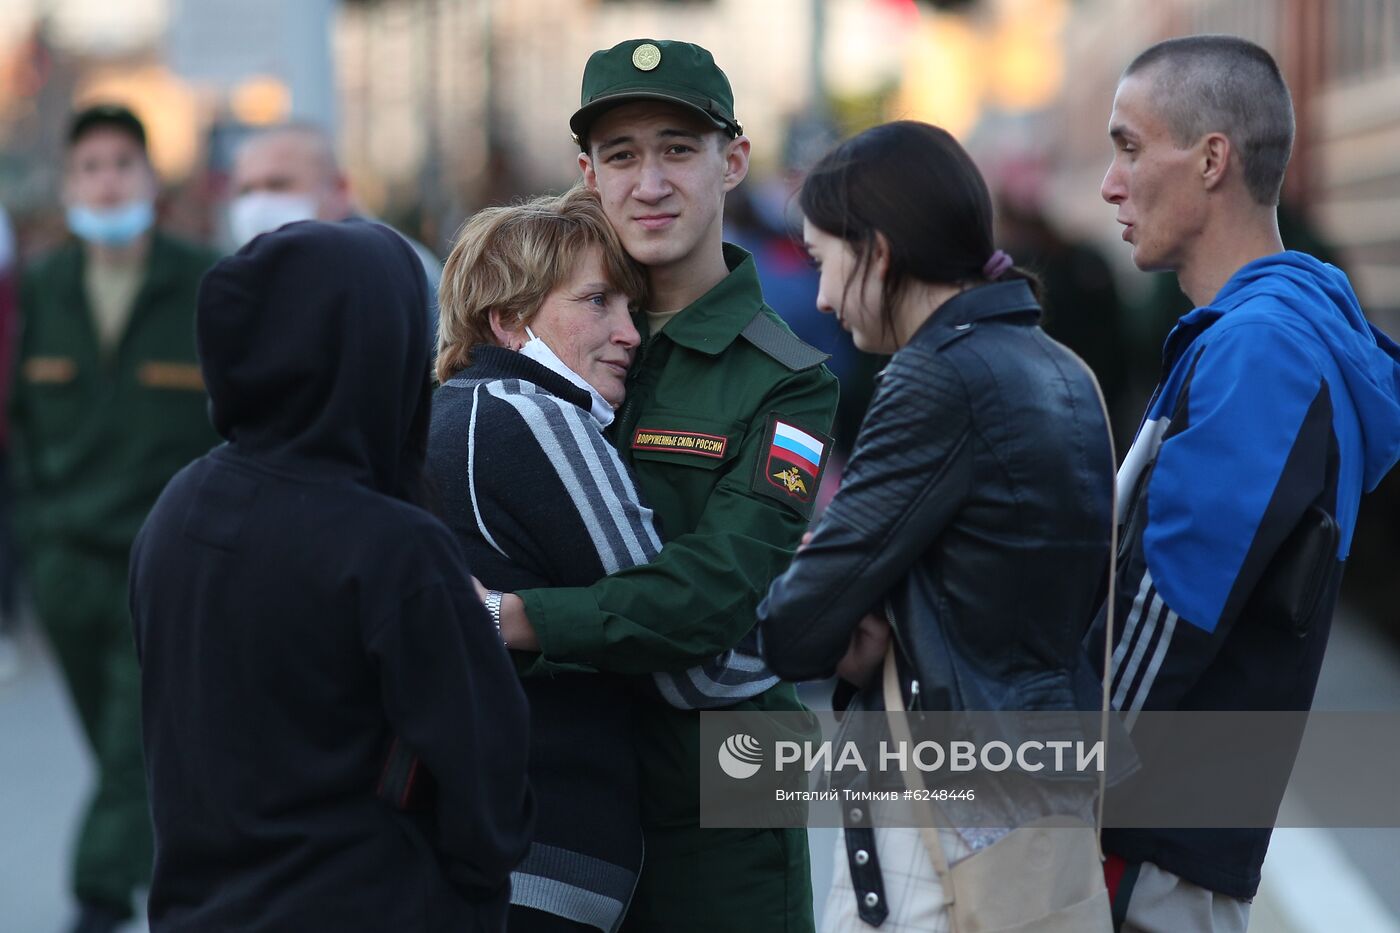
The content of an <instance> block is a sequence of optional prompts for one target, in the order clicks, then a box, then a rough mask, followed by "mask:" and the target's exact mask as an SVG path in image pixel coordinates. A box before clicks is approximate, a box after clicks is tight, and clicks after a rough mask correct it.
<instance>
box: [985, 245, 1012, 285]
mask: <svg viewBox="0 0 1400 933" xmlns="http://www.w3.org/2000/svg"><path fill="white" fill-rule="evenodd" d="M1012 265H1013V263H1012V261H1011V257H1010V256H1008V255H1007V254H1006V252H1005V251H1004V250H997V251H996V252H995V253H992V258H991V259H988V260H987V261H986V262H985V263H983V264H982V275H983V276H985V277H986V279H987V281H989V282H995V281H996V280H997V279H999V278H1001V277H1002V276H1003V275H1005V274H1006V270H1007V269H1010V268H1011V266H1012Z"/></svg>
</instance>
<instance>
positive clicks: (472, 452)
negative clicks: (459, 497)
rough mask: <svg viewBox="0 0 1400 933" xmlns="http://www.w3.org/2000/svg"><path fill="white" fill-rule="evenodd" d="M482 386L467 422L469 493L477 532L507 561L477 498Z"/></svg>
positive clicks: (473, 400)
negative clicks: (477, 416)
mask: <svg viewBox="0 0 1400 933" xmlns="http://www.w3.org/2000/svg"><path fill="white" fill-rule="evenodd" d="M480 393H481V386H480V385H479V384H478V385H477V386H476V387H475V388H474V389H472V412H471V418H470V420H469V421H468V422H467V492H468V493H469V494H470V495H471V499H472V517H473V519H475V521H476V527H477V530H478V531H480V532H481V537H482V538H484V539H485V540H486V543H487V544H489V545H491V546H492V547H493V548H495V549H496V551H497V553H499V554H500V555H501V556H502V557H504V558H505V559H506V560H510V555H509V554H507V553H506V552H505V551H504V550H503V549H502V548H501V546H500V545H499V544H497V543H496V539H495V538H493V537H491V532H490V531H489V530H488V529H487V527H486V520H485V519H484V518H483V517H482V515H481V504H480V503H479V502H478V501H477V498H476V408H477V404H478V402H479V401H480Z"/></svg>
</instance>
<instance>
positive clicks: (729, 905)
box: [519, 246, 837, 933]
mask: <svg viewBox="0 0 1400 933" xmlns="http://www.w3.org/2000/svg"><path fill="white" fill-rule="evenodd" d="M724 252H725V261H726V263H727V264H728V266H729V269H730V272H729V275H728V277H727V278H725V279H724V280H722V281H721V282H720V283H719V284H718V285H716V286H715V287H714V288H712V289H711V290H710V291H709V292H708V293H706V294H705V295H703V296H702V297H701V298H699V299H698V300H697V301H695V302H693V303H692V304H691V305H689V306H688V307H686V308H685V309H684V310H682V311H681V312H680V313H679V314H677V315H676V316H675V318H673V319H672V320H671V321H670V322H669V323H668V324H667V325H666V326H665V329H664V330H663V331H662V332H661V333H660V334H658V335H655V336H653V337H648V338H646V339H645V340H644V342H643V344H642V348H641V351H640V353H639V356H638V359H637V361H636V363H635V364H634V365H633V369H632V373H631V375H630V377H629V380H628V389H627V400H626V402H625V403H624V405H623V407H622V410H621V411H620V412H619V413H618V419H617V421H616V422H615V423H614V425H613V426H612V428H611V429H610V434H611V436H612V439H613V442H614V443H615V444H616V446H617V447H618V449H619V450H621V451H622V453H623V456H624V457H625V458H626V459H627V461H628V463H629V464H630V465H631V467H632V469H633V470H634V471H635V472H636V475H637V479H638V482H639V483H640V484H641V489H642V492H643V495H644V496H645V498H646V500H647V503H648V504H649V505H650V506H651V507H652V508H653V509H654V510H655V512H656V516H657V519H658V521H659V523H660V525H661V530H662V533H663V535H664V540H665V541H666V545H665V547H664V548H663V549H662V551H661V553H660V555H659V556H658V557H657V558H656V560H655V561H653V562H652V563H650V564H644V565H641V566H638V567H633V568H630V569H627V570H623V571H621V572H619V573H616V574H613V575H612V576H609V577H606V578H605V579H603V580H601V581H599V582H598V583H596V584H594V585H593V586H590V587H586V588H560V589H548V590H530V591H525V592H522V593H520V594H519V595H520V597H521V598H522V600H523V601H524V604H525V609H526V613H527V614H528V616H529V618H530V622H531V624H532V625H533V626H534V629H535V632H536V634H537V635H538V637H539V642H540V648H541V653H542V654H543V656H544V657H545V658H546V659H547V660H550V661H556V662H572V663H583V664H588V665H592V666H594V667H597V668H599V669H603V670H609V671H616V672H622V673H637V674H642V673H648V672H652V671H659V670H675V671H679V670H683V669H685V668H687V667H689V666H691V665H693V664H696V663H699V662H702V661H704V660H706V659H708V658H712V657H713V656H714V655H716V654H718V653H719V652H721V651H724V650H726V649H729V648H732V647H733V646H734V645H735V644H736V643H737V642H738V641H739V640H740V639H741V638H742V637H743V636H744V635H745V634H746V633H747V632H748V631H749V630H750V629H751V628H752V627H753V625H754V611H755V609H756V607H757V605H758V603H759V601H760V600H761V599H762V598H763V596H764V595H765V594H766V593H767V591H768V585H769V583H770V582H771V581H772V580H773V578H774V577H776V576H777V575H778V574H779V573H781V572H782V571H783V569H784V568H786V567H787V565H788V563H789V562H790V561H791V559H792V555H793V552H794V551H795V549H796V547H797V544H798V542H799V541H800V540H801V537H802V533H803V532H804V531H805V530H806V528H807V524H808V519H809V517H810V515H811V506H812V499H813V497H814V496H815V494H816V491H817V484H818V482H819V481H820V474H821V471H822V468H823V467H824V466H825V462H824V461H825V459H826V457H827V455H828V454H829V451H830V442H829V439H827V438H826V436H825V435H826V434H827V433H829V432H830V430H831V422H832V419H833V417H834V415H835V411H836V402H837V383H836V379H835V378H834V377H833V376H832V375H831V373H830V372H828V371H827V369H826V367H824V366H822V365H821V361H822V360H823V359H824V358H825V356H824V354H821V353H819V352H817V351H815V350H813V349H812V348H811V347H808V346H807V345H806V344H804V343H802V342H801V341H800V340H798V339H797V338H796V337H795V336H793V335H792V333H791V332H790V331H789V330H788V329H787V327H786V325H784V324H783V323H782V322H781V321H780V320H779V318H778V317H777V315H776V314H774V313H773V311H772V310H771V309H769V308H768V307H767V306H766V305H765V304H764V303H763V295H762V292H761V290H760V288H759V283H758V276H757V272H756V270H755V268H754V263H753V260H752V258H750V257H749V255H748V254H747V253H745V252H744V251H743V250H741V249H738V248H737V247H733V246H726V247H725V251H724ZM639 323H640V324H644V322H639ZM777 425H788V426H789V427H791V428H795V429H797V430H799V431H801V432H804V433H805V434H806V435H808V436H809V437H815V438H817V439H818V440H819V441H820V442H822V443H823V444H824V448H825V449H824V450H822V451H819V453H820V460H821V461H822V462H819V463H815V464H810V463H809V464H807V465H806V466H795V465H794V464H793V463H792V462H791V461H789V460H787V459H783V457H782V456H781V454H775V451H774V434H775V430H777V428H776V427H775V426H777ZM806 467H814V468H815V469H809V468H806ZM733 708H734V709H737V710H800V709H802V706H801V704H800V703H799V702H798V700H797V694H796V691H795V690H794V688H793V687H792V685H790V684H779V685H778V686H776V687H773V688H772V689H770V690H768V691H767V692H766V693H764V694H762V695H760V696H758V697H756V698H754V699H752V700H748V701H744V702H741V703H739V704H737V705H736V706H735V707H733ZM699 715H700V714H699V713H697V712H694V711H684V710H678V709H674V708H672V707H670V706H667V705H665V704H663V703H662V702H660V701H659V700H658V701H656V702H652V703H646V704H643V705H641V707H640V708H639V710H638V716H639V727H638V731H637V736H636V741H637V747H638V752H639V755H640V758H641V779H642V780H641V785H642V794H643V797H642V821H643V827H644V830H645V833H646V861H645V864H644V866H643V869H642V877H641V881H640V882H639V885H638V888H637V891H636V894H635V896H634V897H633V900H632V904H631V908H630V910H629V912H628V915H627V922H626V926H625V929H628V930H637V931H649V933H650V931H666V933H671V931H681V930H696V931H701V930H703V931H707V933H712V931H725V933H731V931H749V930H752V931H764V933H780V931H784V930H787V931H805V930H810V929H812V925H813V923H812V890H811V876H810V869H809V866H808V859H807V836H806V831H805V830H775V829H760V830H752V829H744V830H722V829H700V828H699V820H700V815H699V754H700V747H699V721H700V720H699Z"/></svg>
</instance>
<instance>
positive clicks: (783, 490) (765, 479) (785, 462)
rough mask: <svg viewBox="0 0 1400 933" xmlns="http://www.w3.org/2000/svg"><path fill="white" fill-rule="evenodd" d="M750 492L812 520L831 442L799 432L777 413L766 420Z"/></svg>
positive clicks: (814, 434)
mask: <svg viewBox="0 0 1400 933" xmlns="http://www.w3.org/2000/svg"><path fill="white" fill-rule="evenodd" d="M763 437H764V440H763V447H762V448H761V449H760V451H759V456H758V468H757V470H755V472H754V478H753V490H754V492H757V493H762V494H763V495H766V496H771V497H773V498H774V499H777V500H779V501H781V502H786V503H787V504H788V505H790V506H792V507H793V508H794V509H796V510H797V512H798V514H800V515H803V516H805V517H807V518H811V516H812V504H813V502H815V501H816V497H817V488H818V487H819V486H821V481H822V474H823V473H824V472H825V471H826V461H827V458H828V457H829V456H830V454H831V438H829V437H827V436H826V435H825V434H820V433H818V432H816V431H809V430H807V429H806V428H800V427H798V426H797V425H795V424H793V423H792V422H791V421H787V420H785V419H784V418H783V417H782V416H781V415H778V414H776V413H774V414H770V415H769V416H768V428H767V430H766V431H765V432H764V435H763Z"/></svg>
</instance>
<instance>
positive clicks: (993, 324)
mask: <svg viewBox="0 0 1400 933" xmlns="http://www.w3.org/2000/svg"><path fill="white" fill-rule="evenodd" d="M1039 317H1040V308H1039V306H1038V305H1037V304H1036V301H1035V298H1034V296H1033V295H1032V294H1031V291H1030V289H1029V287H1028V286H1027V284H1026V283H1025V282H1023V281H1019V280H1017V281H1011V282H999V283H994V284H991V285H986V286H982V287H979V288H975V289H972V290H970V291H966V292H963V293H961V294H960V295H957V296H956V297H954V298H952V299H951V300H949V301H948V302H947V303H946V304H944V305H943V306H942V307H941V308H940V309H939V310H938V311H937V312H936V313H935V314H934V315H933V316H932V317H931V318H930V319H929V320H928V322H927V323H925V324H924V326H923V327H922V328H920V330H919V331H918V332H917V333H916V334H915V335H914V337H913V339H912V340H910V342H909V344H908V345H907V346H905V347H904V348H903V349H901V350H900V351H899V352H898V353H896V354H895V355H894V358H893V359H892V360H891V361H890V364H889V366H888V367H887V368H886V369H885V371H884V373H883V376H882V379H881V381H880V383H879V386H878V388H877V391H876V394H875V398H874V401H873V402H872V404H871V407H870V411H869V413H868V414H867V415H866V418H865V423H864V425H863V426H862V428H861V432H860V436H859V438H858V439H857V441H856V447H855V452H854V454H853V455H852V458H851V461H850V463H849V464H848V465H847V467H846V472H845V476H844V479H843V482H842V485H841V489H840V491H839V492H838V494H837V495H836V497H835V499H834V500H833V501H832V503H831V505H830V507H829V508H828V509H827V511H826V513H825V515H824V516H823V517H822V520H821V522H820V524H819V525H818V526H817V528H816V531H815V533H814V535H813V537H812V540H811V542H810V543H809V544H808V546H807V547H806V548H805V549H804V550H802V552H801V553H800V554H798V555H797V557H796V558H795V559H794V561H793V563H792V566H791V567H790V568H789V569H788V571H787V572H786V573H785V574H783V575H782V576H781V577H779V578H778V579H777V580H776V581H775V582H774V583H773V585H772V588H771V589H770V590H769V592H768V597H767V599H766V600H765V601H764V602H763V603H762V605H760V607H759V610H758V615H759V619H760V622H761V631H762V636H763V643H764V655H765V657H766V658H767V661H768V664H769V666H770V667H771V668H772V669H773V671H774V672H775V673H777V674H778V675H779V676H780V677H783V678H785V679H789V680H811V679H815V678H824V677H830V676H831V675H832V674H833V673H834V671H835V668H836V664H837V662H838V661H839V660H840V659H841V657H842V655H843V654H844V653H845V651H846V647H847V644H848V642H849V640H850V636H851V633H852V631H853V630H854V628H855V626H856V623H857V621H858V620H859V618H860V617H861V616H862V615H863V614H864V613H866V612H868V611H870V610H872V609H878V608H881V607H882V606H883V604H884V602H885V600H888V602H889V608H890V610H891V611H892V613H893V616H894V621H895V637H896V639H897V645H898V648H899V651H898V652H897V656H898V658H899V662H900V664H899V669H900V674H901V677H900V680H901V685H902V687H903V688H904V691H905V701H906V704H907V705H912V706H916V707H918V708H921V709H929V710H1017V709H1049V710H1067V709H1085V710H1094V709H1097V708H1098V707H1099V703H1100V682H1099V681H1098V680H1097V678H1096V677H1095V676H1094V674H1093V673H1092V669H1091V667H1090V665H1089V664H1088V660H1087V657H1086V656H1085V654H1084V652H1083V648H1082V647H1081V642H1082V639H1083V636H1084V633H1085V630H1086V629H1087V628H1088V626H1089V624H1090V622H1091V620H1092V617H1093V614H1094V610H1095V608H1096V606H1097V603H1098V600H1099V590H1100V586H1101V584H1102V582H1103V581H1104V574H1105V570H1106V567H1107V561H1108V548H1109V543H1108V542H1109V521H1110V517H1109V513H1110V509H1111V504H1110V503H1111V487H1112V483H1113V458H1112V454H1111V452H1110V448H1109V442H1108V427H1107V425H1106V424H1105V420H1104V416H1103V413H1102V408H1101V406H1100V403H1099V400H1098V395H1097V393H1096V391H1095V388H1094V385H1093V382H1092V379H1093V377H1092V376H1091V375H1090V373H1089V371H1088V369H1087V368H1086V367H1085V366H1084V365H1083V364H1082V363H1081V362H1080V361H1079V360H1078V359H1077V358H1076V357H1075V356H1074V355H1073V354H1072V353H1070V352H1069V351H1068V350H1066V349H1065V348H1064V347H1063V346H1061V345H1060V344H1058V343H1056V342H1055V341H1054V340H1052V339H1050V338H1049V337H1048V336H1046V334H1045V332H1044V331H1043V330H1041V329H1040V326H1039V324H1038V320H1039ZM913 680H917V681H918V682H919V688H918V692H917V696H913V691H912V690H911V684H912V681H913ZM837 705H838V707H839V706H840V705H842V704H841V703H840V702H838V704H837ZM854 708H863V709H868V710H870V709H874V710H878V709H883V708H884V704H883V702H882V700H881V694H880V678H879V676H878V675H877V676H876V677H874V678H872V680H871V682H870V683H869V684H868V685H866V686H865V688H864V689H863V690H862V691H861V692H860V694H859V696H858V699H857V703H856V705H855V707H854Z"/></svg>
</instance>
